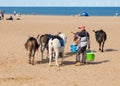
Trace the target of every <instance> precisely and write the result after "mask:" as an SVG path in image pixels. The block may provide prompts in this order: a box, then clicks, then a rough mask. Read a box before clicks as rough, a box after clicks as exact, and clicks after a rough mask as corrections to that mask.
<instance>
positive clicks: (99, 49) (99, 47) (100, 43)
mask: <svg viewBox="0 0 120 86" xmlns="http://www.w3.org/2000/svg"><path fill="white" fill-rule="evenodd" d="M99 51H101V42H100V43H99Z"/></svg>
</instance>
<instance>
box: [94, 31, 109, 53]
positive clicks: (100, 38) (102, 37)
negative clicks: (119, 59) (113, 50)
mask: <svg viewBox="0 0 120 86" xmlns="http://www.w3.org/2000/svg"><path fill="white" fill-rule="evenodd" d="M93 32H95V38H96V41H97V42H98V43H99V50H100V51H102V52H103V50H104V49H103V48H104V44H105V41H106V39H107V34H106V33H105V32H104V31H103V30H102V29H100V30H97V31H95V30H93ZM101 47H102V49H101Z"/></svg>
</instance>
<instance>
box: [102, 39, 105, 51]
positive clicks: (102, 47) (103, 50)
mask: <svg viewBox="0 0 120 86" xmlns="http://www.w3.org/2000/svg"><path fill="white" fill-rule="evenodd" d="M104 43H105V41H103V43H102V52H104Z"/></svg>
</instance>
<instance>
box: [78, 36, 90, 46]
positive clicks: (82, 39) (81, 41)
mask: <svg viewBox="0 0 120 86" xmlns="http://www.w3.org/2000/svg"><path fill="white" fill-rule="evenodd" d="M87 40H88V38H87V37H81V38H80V42H79V44H78V47H85V46H87V44H88V42H87Z"/></svg>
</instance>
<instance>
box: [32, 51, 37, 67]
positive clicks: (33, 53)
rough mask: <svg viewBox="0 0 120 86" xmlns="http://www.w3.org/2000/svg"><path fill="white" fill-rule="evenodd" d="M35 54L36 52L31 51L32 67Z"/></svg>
mask: <svg viewBox="0 0 120 86" xmlns="http://www.w3.org/2000/svg"><path fill="white" fill-rule="evenodd" d="M35 52H36V50H33V51H32V65H34V64H35V63H34V59H35Z"/></svg>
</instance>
